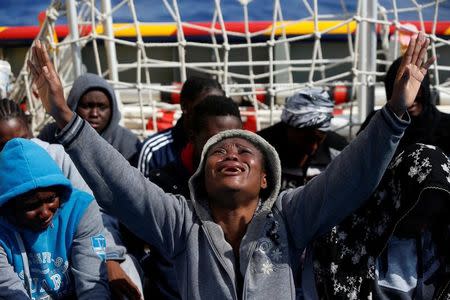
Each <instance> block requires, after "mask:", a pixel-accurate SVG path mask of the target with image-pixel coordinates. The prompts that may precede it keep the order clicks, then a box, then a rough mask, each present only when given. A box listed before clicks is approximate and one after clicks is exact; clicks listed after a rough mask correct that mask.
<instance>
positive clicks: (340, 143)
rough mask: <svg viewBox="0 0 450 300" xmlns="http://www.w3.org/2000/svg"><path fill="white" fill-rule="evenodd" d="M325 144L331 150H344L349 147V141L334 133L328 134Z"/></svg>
mask: <svg viewBox="0 0 450 300" xmlns="http://www.w3.org/2000/svg"><path fill="white" fill-rule="evenodd" d="M324 144H326V145H327V146H328V147H329V148H333V149H336V150H342V149H344V148H345V147H346V146H347V145H348V141H347V139H346V138H345V137H343V136H342V135H340V134H338V133H336V132H334V131H330V132H328V133H327V137H326V138H325V141H324Z"/></svg>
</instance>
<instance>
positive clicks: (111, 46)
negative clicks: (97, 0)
mask: <svg viewBox="0 0 450 300" xmlns="http://www.w3.org/2000/svg"><path fill="white" fill-rule="evenodd" d="M102 12H103V15H104V16H105V18H104V20H103V31H104V32H103V33H104V35H105V36H106V37H108V39H106V40H105V49H106V56H107V58H108V68H109V79H110V80H111V81H114V82H118V81H119V73H118V71H117V54H116V45H115V43H114V41H113V39H114V31H113V26H112V24H113V20H112V15H111V1H110V0H102Z"/></svg>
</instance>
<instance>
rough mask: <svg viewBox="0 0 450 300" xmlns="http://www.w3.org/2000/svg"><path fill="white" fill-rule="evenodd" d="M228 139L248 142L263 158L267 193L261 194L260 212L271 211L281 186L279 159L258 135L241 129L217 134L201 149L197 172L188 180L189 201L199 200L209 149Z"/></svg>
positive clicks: (273, 150)
mask: <svg viewBox="0 0 450 300" xmlns="http://www.w3.org/2000/svg"><path fill="white" fill-rule="evenodd" d="M228 138H242V139H244V140H247V141H249V142H250V143H252V144H253V145H255V146H256V148H258V149H259V150H260V151H261V153H262V154H263V157H264V162H265V168H266V173H267V183H268V184H267V189H266V191H267V192H264V193H263V192H262V193H263V195H265V196H263V198H262V199H261V200H262V207H261V210H271V208H272V206H273V204H274V202H275V201H276V199H277V196H278V194H279V192H280V186H281V164H280V159H279V157H278V154H277V152H276V150H275V149H274V148H273V147H272V146H271V145H270V144H269V143H268V142H267V141H266V140H265V139H263V138H262V137H260V136H259V135H257V134H255V133H253V132H250V131H247V130H241V129H232V130H226V131H222V132H219V133H218V134H216V135H214V136H213V137H211V138H210V139H209V140H208V142H207V143H206V144H205V146H204V147H203V151H202V155H201V161H200V164H199V166H198V168H197V171H196V172H195V173H194V175H192V177H191V178H190V180H189V189H190V192H191V200H192V201H193V202H194V203H195V202H196V201H199V200H200V199H201V195H200V194H199V193H200V191H202V190H203V186H204V176H203V174H204V168H205V160H206V154H207V153H208V151H209V149H210V148H211V147H212V146H213V145H215V144H217V143H218V142H220V141H223V140H225V139H228Z"/></svg>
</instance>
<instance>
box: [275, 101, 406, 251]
mask: <svg viewBox="0 0 450 300" xmlns="http://www.w3.org/2000/svg"><path fill="white" fill-rule="evenodd" d="M408 124H409V121H404V120H401V119H399V118H397V116H396V115H394V114H393V113H392V112H390V111H389V110H388V109H387V108H383V109H382V110H381V111H379V112H378V113H377V114H376V115H375V116H374V117H373V118H372V120H371V122H370V124H369V125H368V127H367V128H366V129H365V130H364V131H362V132H361V134H359V135H358V136H357V137H356V138H355V139H354V140H353V141H352V143H350V144H349V145H348V146H347V147H346V148H345V149H344V150H343V151H342V152H341V154H340V155H339V156H337V157H336V158H335V159H334V160H333V161H332V162H331V163H330V164H329V165H328V167H327V169H326V170H325V171H324V172H323V173H321V174H320V175H318V176H317V177H315V178H314V179H313V180H311V181H310V182H309V183H308V184H307V185H305V186H304V187H300V188H297V189H293V190H289V191H287V192H285V193H282V194H281V195H280V197H279V199H278V201H277V205H278V206H279V209H280V210H282V211H283V215H284V216H285V218H286V223H287V226H288V228H289V230H290V232H291V235H292V238H293V240H294V241H295V243H296V246H297V247H298V248H299V249H303V248H304V247H305V246H306V245H307V243H308V242H309V241H310V240H311V239H312V238H314V236H317V235H319V234H322V233H325V232H327V231H329V230H330V229H331V228H332V227H333V226H334V225H336V224H338V223H339V222H340V221H341V220H343V219H344V218H345V217H346V216H348V215H349V214H350V213H351V212H353V211H354V210H355V209H357V208H358V207H359V206H361V205H362V204H363V203H364V201H365V200H367V199H368V198H369V196H370V195H371V194H372V192H373V191H374V189H375V188H376V186H377V185H378V183H379V181H380V180H381V177H382V176H383V174H384V172H385V170H386V168H387V166H388V164H389V162H390V161H391V159H392V157H393V155H394V153H395V150H396V147H397V145H398V142H399V141H400V139H401V137H402V136H403V132H404V130H405V129H406V127H407V126H408Z"/></svg>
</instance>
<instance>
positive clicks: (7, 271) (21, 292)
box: [0, 246, 30, 300]
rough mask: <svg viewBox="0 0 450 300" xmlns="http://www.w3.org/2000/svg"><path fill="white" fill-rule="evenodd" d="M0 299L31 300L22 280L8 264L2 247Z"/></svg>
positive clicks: (0, 250) (0, 256) (0, 252)
mask: <svg viewBox="0 0 450 300" xmlns="http://www.w3.org/2000/svg"><path fill="white" fill-rule="evenodd" d="M0 274H2V275H1V276H0V299H18V300H22V299H28V300H29V299H30V297H29V296H28V293H27V291H26V289H25V287H24V285H23V282H22V280H20V278H19V276H18V275H17V274H16V272H14V268H13V266H11V265H10V264H9V262H8V258H7V256H6V253H5V250H4V249H3V247H2V246H0Z"/></svg>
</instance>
